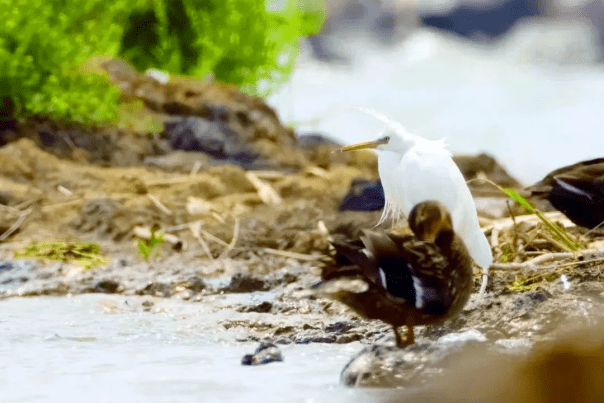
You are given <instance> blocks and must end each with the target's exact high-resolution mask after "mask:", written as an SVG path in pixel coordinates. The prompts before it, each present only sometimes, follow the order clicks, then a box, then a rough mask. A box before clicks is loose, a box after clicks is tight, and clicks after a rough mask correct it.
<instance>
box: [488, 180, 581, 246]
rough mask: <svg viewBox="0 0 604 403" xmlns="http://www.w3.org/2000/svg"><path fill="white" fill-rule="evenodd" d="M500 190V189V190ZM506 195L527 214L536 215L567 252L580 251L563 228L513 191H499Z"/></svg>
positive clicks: (506, 189) (507, 189)
mask: <svg viewBox="0 0 604 403" xmlns="http://www.w3.org/2000/svg"><path fill="white" fill-rule="evenodd" d="M500 189H501V188H500ZM501 190H502V191H503V192H504V193H505V194H506V195H508V196H509V197H510V198H511V199H512V200H514V201H515V202H516V203H518V204H520V205H521V206H522V207H524V208H525V209H526V210H527V211H528V212H529V213H531V214H535V215H537V217H539V219H540V220H541V221H542V222H543V224H545V227H546V228H547V229H548V230H549V231H550V233H551V234H552V235H553V236H554V238H556V239H557V240H558V241H560V243H561V244H562V245H563V246H564V247H566V248H567V250H568V251H569V252H577V251H578V250H579V249H580V245H579V244H578V243H577V242H576V241H575V240H574V239H572V238H571V237H570V236H569V235H568V234H567V233H566V231H565V230H564V229H563V228H560V227H559V226H558V225H556V224H554V223H553V222H551V221H550V220H548V219H547V217H545V216H544V215H543V213H542V212H541V211H539V210H537V209H535V208H534V207H533V206H532V205H531V204H530V203H529V202H528V201H527V200H526V199H525V198H524V197H522V196H520V195H519V194H518V193H517V192H516V191H515V190H514V189H511V188H505V189H501Z"/></svg>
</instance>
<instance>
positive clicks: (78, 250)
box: [15, 241, 109, 269]
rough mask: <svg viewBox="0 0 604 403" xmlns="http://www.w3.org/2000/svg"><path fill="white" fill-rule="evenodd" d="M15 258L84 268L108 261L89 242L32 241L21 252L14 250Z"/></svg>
mask: <svg viewBox="0 0 604 403" xmlns="http://www.w3.org/2000/svg"><path fill="white" fill-rule="evenodd" d="M15 258H36V259H49V260H55V261H59V262H67V263H73V264H77V265H80V266H84V267H85V268H86V269H92V268H94V267H98V266H103V265H106V264H108V263H109V259H107V258H105V257H103V256H101V247H100V246H99V245H98V244H96V243H90V242H62V241H58V242H41V243H33V244H32V245H29V246H27V247H26V248H25V250H24V251H23V252H15Z"/></svg>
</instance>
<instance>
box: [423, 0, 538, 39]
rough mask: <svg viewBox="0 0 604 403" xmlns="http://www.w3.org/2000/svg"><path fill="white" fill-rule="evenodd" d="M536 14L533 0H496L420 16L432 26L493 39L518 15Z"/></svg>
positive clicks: (505, 29)
mask: <svg viewBox="0 0 604 403" xmlns="http://www.w3.org/2000/svg"><path fill="white" fill-rule="evenodd" d="M538 13H539V7H538V1H537V0H503V1H501V0H499V1H491V2H490V4H486V5H482V4H475V5H470V4H463V3H462V5H460V6H459V7H456V8H454V9H452V10H450V11H447V12H443V13H438V12H435V13H432V14H427V13H426V14H423V15H421V20H422V22H423V23H424V24H425V25H427V26H431V27H434V28H438V29H442V30H445V31H448V32H453V33H455V34H458V35H461V36H464V37H467V38H472V39H475V38H477V39H484V38H488V39H493V38H496V37H498V36H500V35H502V34H504V33H506V32H507V31H508V30H509V29H510V28H511V27H512V25H514V23H515V22H516V21H518V20H519V19H520V18H525V17H531V16H536V15H538Z"/></svg>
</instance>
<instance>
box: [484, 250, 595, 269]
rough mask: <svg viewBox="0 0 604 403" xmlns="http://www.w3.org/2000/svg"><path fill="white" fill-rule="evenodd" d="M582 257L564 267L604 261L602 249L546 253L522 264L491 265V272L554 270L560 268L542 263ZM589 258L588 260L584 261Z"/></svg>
mask: <svg viewBox="0 0 604 403" xmlns="http://www.w3.org/2000/svg"><path fill="white" fill-rule="evenodd" d="M580 257H583V258H584V259H583V260H577V261H575V262H567V263H564V265H565V266H566V265H577V264H587V263H593V262H598V261H604V250H602V249H584V250H582V251H580V252H578V253H573V252H558V253H546V254H543V255H541V256H539V257H536V258H534V259H531V260H529V261H526V262H523V263H493V264H492V265H491V269H492V270H505V271H515V270H522V271H534V270H544V269H550V268H555V267H557V266H560V264H557V265H549V266H543V264H544V263H549V262H559V261H562V260H565V259H573V258H575V259H576V258H580ZM586 257H589V258H588V259H585V258H586Z"/></svg>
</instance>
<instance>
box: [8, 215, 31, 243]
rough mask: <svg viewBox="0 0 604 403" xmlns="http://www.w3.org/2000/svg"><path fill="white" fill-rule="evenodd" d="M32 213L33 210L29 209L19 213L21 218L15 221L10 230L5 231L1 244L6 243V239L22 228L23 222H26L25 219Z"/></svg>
mask: <svg viewBox="0 0 604 403" xmlns="http://www.w3.org/2000/svg"><path fill="white" fill-rule="evenodd" d="M31 211H32V210H31V208H28V209H27V210H25V211H22V212H19V213H17V214H18V216H19V217H18V218H17V221H15V222H14V223H13V225H11V226H10V228H9V229H7V230H6V231H4V233H3V234H2V235H0V242H2V241H4V240H5V239H6V238H8V237H9V236H11V235H12V234H13V233H14V232H15V231H16V230H18V229H19V227H20V226H21V224H23V221H25V218H26V217H27V216H28V215H29V214H30V213H31Z"/></svg>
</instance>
